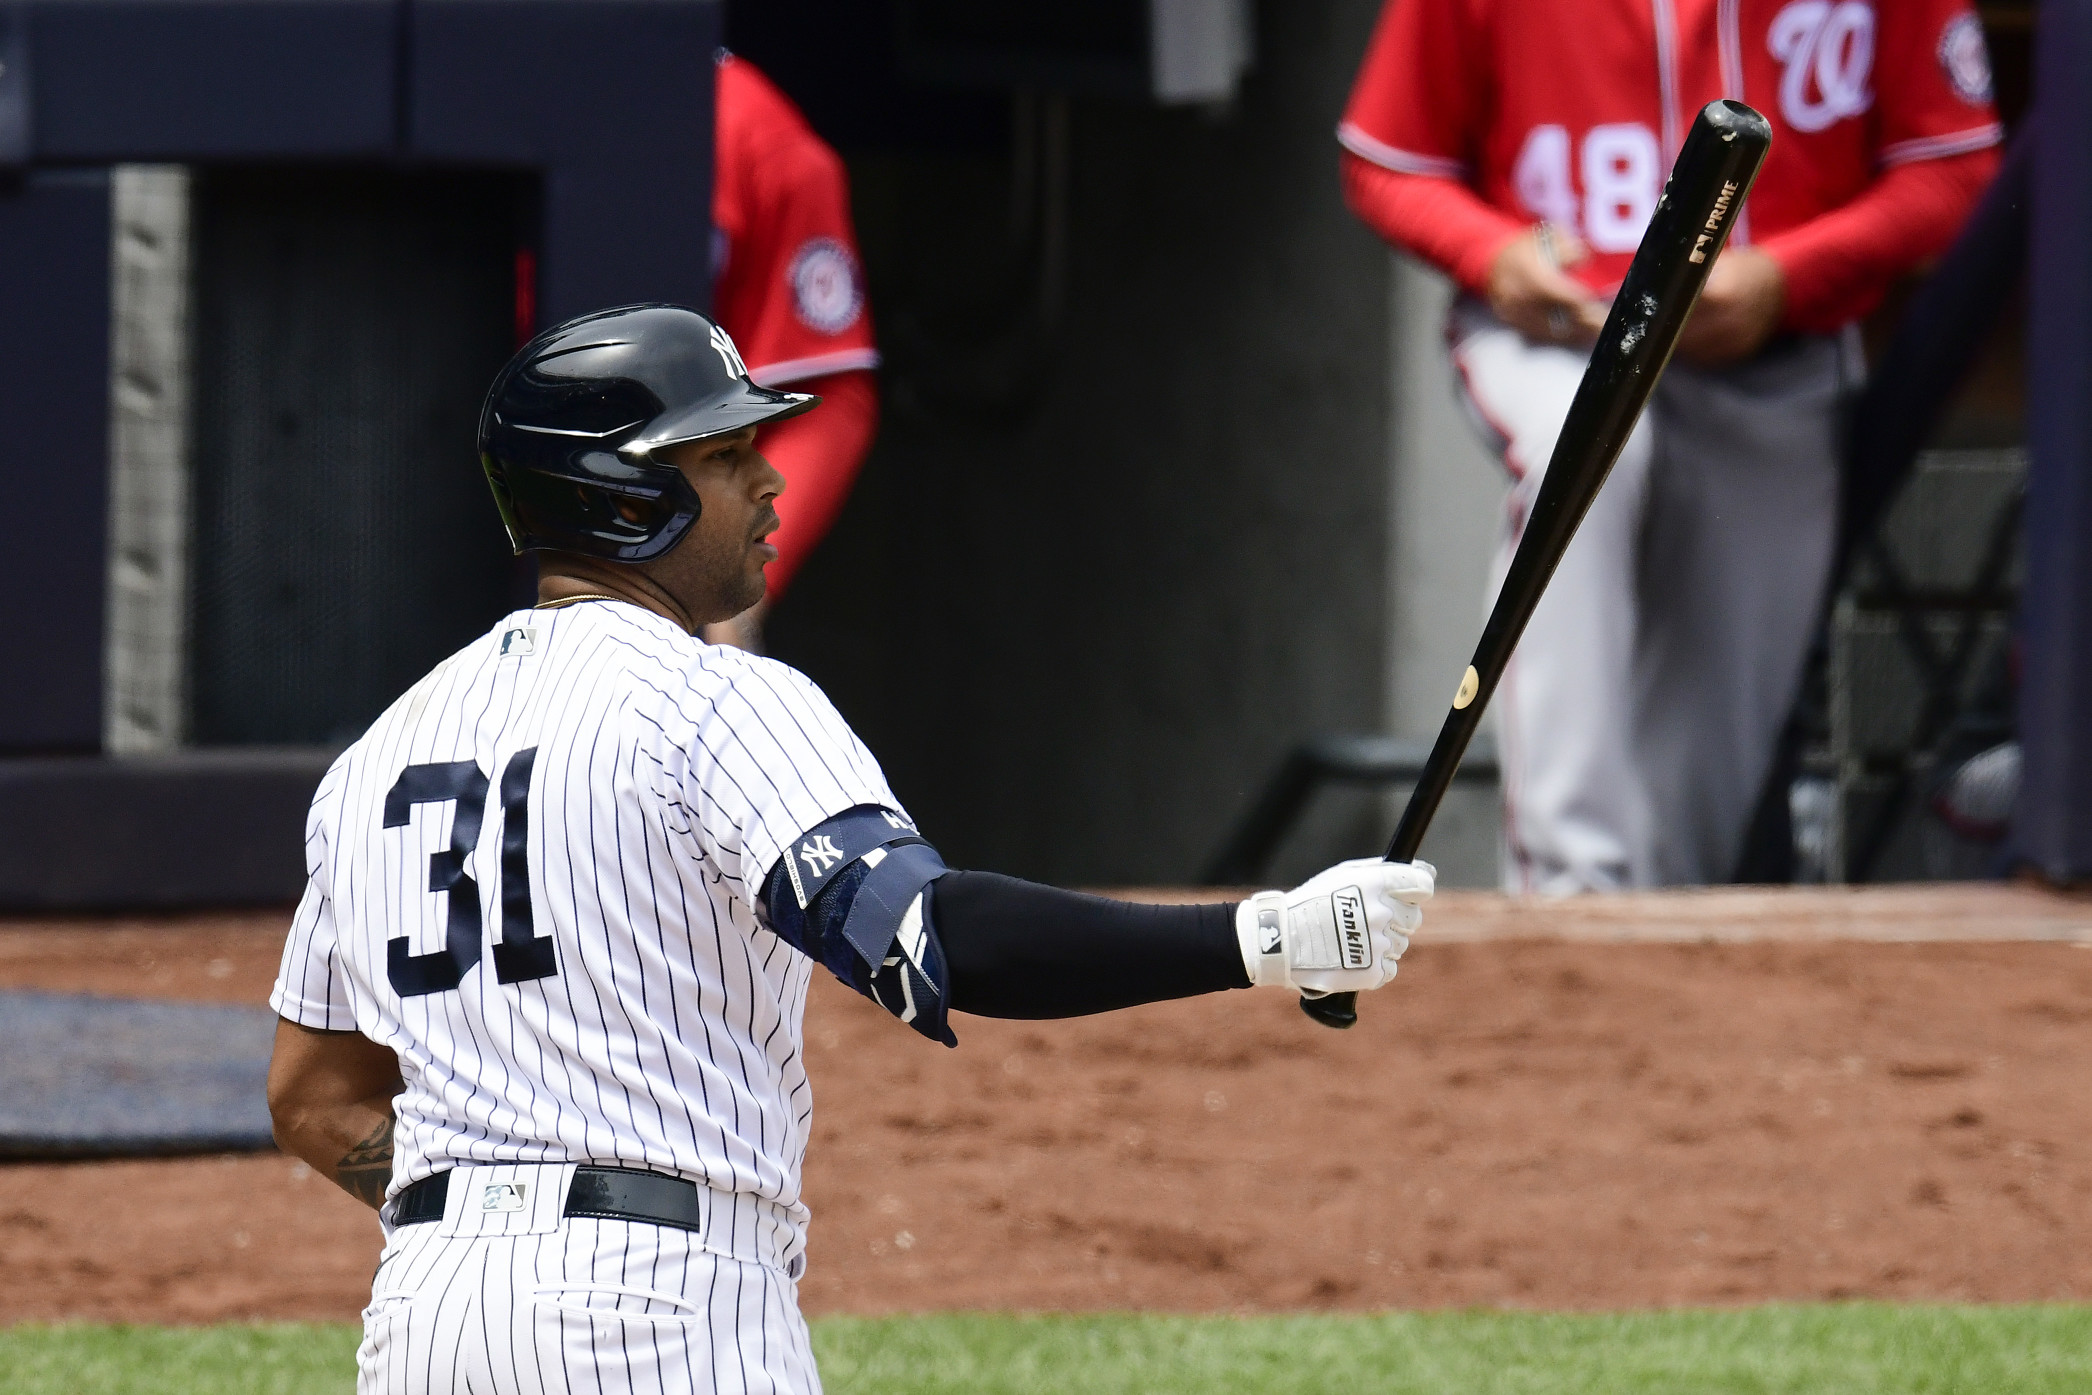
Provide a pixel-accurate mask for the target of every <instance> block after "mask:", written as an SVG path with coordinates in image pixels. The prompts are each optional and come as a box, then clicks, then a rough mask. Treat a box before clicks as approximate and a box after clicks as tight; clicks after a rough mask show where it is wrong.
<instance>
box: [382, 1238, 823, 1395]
mask: <svg viewBox="0 0 2092 1395" xmlns="http://www.w3.org/2000/svg"><path fill="white" fill-rule="evenodd" d="M454 1209H455V1208H454ZM455 1229H456V1227H455V1226H453V1225H452V1224H449V1223H437V1222H429V1223H426V1224H422V1225H411V1226H402V1227H399V1228H398V1229H396V1230H395V1231H394V1232H393V1234H392V1237H391V1240H390V1242H389V1243H388V1244H387V1245H386V1247H385V1254H384V1258H383V1259H382V1260H380V1261H379V1264H378V1273H377V1278H376V1279H375V1280H374V1281H373V1283H372V1285H371V1302H370V1306H369V1307H368V1308H366V1309H365V1310H364V1313H363V1344H362V1346H361V1347H360V1348H359V1349H358V1351H357V1353H356V1365H357V1383H356V1390H357V1395H466V1393H467V1392H469V1393H470V1395H510V1392H517V1393H518V1395H626V1392H633V1395H685V1393H686V1392H689V1393H691V1395H695V1392H708V1393H709V1392H720V1393H721V1395H773V1393H774V1395H820V1390H821V1378H820V1376H819V1374H818V1373H817V1372H816V1371H815V1369H814V1358H813V1350H812V1348H811V1347H810V1345H809V1344H808V1341H807V1331H806V1322H805V1319H803V1318H802V1317H801V1316H800V1314H799V1300H798V1287H797V1285H796V1284H795V1283H794V1282H793V1281H792V1280H791V1279H790V1278H788V1277H786V1276H785V1274H784V1273H783V1272H781V1271H780V1270H778V1269H775V1268H772V1267H771V1266H769V1265H765V1264H759V1263H755V1262H753V1261H750V1260H738V1259H730V1258H728V1257H726V1256H723V1255H718V1254H714V1253H712V1252H710V1251H708V1250H704V1249H701V1248H699V1246H698V1244H697V1238H696V1237H695V1236H693V1235H691V1234H690V1233H689V1232H687V1231H682V1230H677V1229H673V1228H671V1227H665V1226H655V1225H647V1224H644V1223H640V1222H634V1221H610V1220H587V1219H574V1220H567V1219H561V1218H549V1217H548V1224H547V1225H545V1226H541V1227H538V1228H535V1230H534V1233H527V1234H455V1233H450V1232H452V1231H454V1230H455Z"/></svg>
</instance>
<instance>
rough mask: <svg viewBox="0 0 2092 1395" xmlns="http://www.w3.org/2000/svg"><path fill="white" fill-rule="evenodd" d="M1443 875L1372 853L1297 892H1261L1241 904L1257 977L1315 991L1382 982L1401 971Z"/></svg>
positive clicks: (1240, 928) (1250, 964)
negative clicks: (1426, 904) (1405, 953)
mask: <svg viewBox="0 0 2092 1395" xmlns="http://www.w3.org/2000/svg"><path fill="white" fill-rule="evenodd" d="M1437 878H1438V873H1437V871H1436V870H1435V869H1434V868H1433V867H1432V866H1431V864H1430V863H1428V862H1384V861H1382V860H1381V859H1379V858H1377V857H1368V858H1358V859H1355V860H1353V861H1350V862H1340V863H1338V864H1337V865H1336V866H1334V867H1331V868H1327V869H1326V870H1324V871H1322V872H1321V873H1319V874H1318V875H1316V876H1314V877H1311V878H1309V879H1308V880H1307V881H1305V882H1303V883H1302V884H1301V885H1299V886H1297V887H1295V888H1293V889H1292V890H1291V891H1260V892H1258V893H1257V894H1256V895H1254V896H1252V897H1250V898H1249V899H1248V900H1247V901H1244V902H1243V903H1242V904H1241V905H1240V906H1238V907H1236V909H1235V937H1236V940H1237V942H1238V943H1239V944H1240V946H1241V949H1242V965H1243V968H1245V969H1246V970H1248V972H1249V980H1250V982H1251V983H1253V984H1255V985H1257V986H1258V987H1284V988H1291V989H1294V990H1296V991H1298V992H1302V993H1306V994H1308V995H1310V996H1320V995H1322V994H1326V993H1356V992H1359V991H1361V990H1362V989H1368V988H1378V987H1380V986H1381V985H1382V984H1384V983H1386V982H1388V981H1389V980H1390V979H1392V978H1393V977H1394V976H1395V961H1396V960H1398V959H1400V958H1401V957H1402V951H1403V950H1405V949H1408V948H1409V937H1410V935H1411V934H1412V933H1413V932H1414V931H1415V930H1416V928H1417V926H1418V925H1420V924H1421V923H1422V922H1423V914H1424V913H1423V911H1422V910H1421V909H1419V908H1420V907H1421V906H1422V905H1423V903H1424V902H1426V901H1428V900H1430V899H1431V891H1432V887H1433V884H1434V883H1435V882H1436V881H1437Z"/></svg>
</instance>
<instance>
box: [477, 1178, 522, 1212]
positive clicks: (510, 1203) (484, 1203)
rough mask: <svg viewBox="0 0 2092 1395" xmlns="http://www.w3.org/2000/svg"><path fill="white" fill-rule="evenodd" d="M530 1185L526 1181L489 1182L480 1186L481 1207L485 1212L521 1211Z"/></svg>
mask: <svg viewBox="0 0 2092 1395" xmlns="http://www.w3.org/2000/svg"><path fill="white" fill-rule="evenodd" d="M528 1187H529V1184H528V1183H526V1182H489V1183H487V1184H486V1185H485V1186H483V1187H481V1188H480V1192H479V1209H480V1210H481V1211H483V1212H491V1211H520V1210H522V1209H523V1195H524V1193H525V1191H526V1190H528Z"/></svg>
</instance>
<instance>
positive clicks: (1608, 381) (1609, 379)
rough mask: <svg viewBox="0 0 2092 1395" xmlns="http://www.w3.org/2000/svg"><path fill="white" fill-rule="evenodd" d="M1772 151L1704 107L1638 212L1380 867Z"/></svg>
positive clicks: (1425, 796)
mask: <svg viewBox="0 0 2092 1395" xmlns="http://www.w3.org/2000/svg"><path fill="white" fill-rule="evenodd" d="M1771 147H1772V127H1771V126H1770V125H1768V124H1767V123H1766V120H1765V118H1764V117H1762V116H1760V115H1759V114H1758V113H1757V112H1755V111H1752V110H1751V109H1750V108H1749V107H1747V106H1745V105H1744V104H1743V103H1741V102H1731V101H1727V100H1723V101H1718V102H1709V103H1708V104H1707V105H1706V106H1705V107H1704V108H1702V109H1701V111H1700V115H1699V117H1698V119H1696V120H1695V121H1694V122H1693V126H1692V131H1691V133H1690V134H1688V135H1687V136H1686V138H1685V146H1684V148H1683V149H1681V150H1680V151H1679V152H1678V163H1677V164H1675V165H1673V166H1672V167H1671V178H1670V182H1669V183H1667V184H1665V185H1664V190H1663V197H1661V198H1660V199H1658V200H1657V203H1656V209H1655V211H1654V212H1653V213H1651V214H1650V216H1649V227H1648V229H1647V231H1645V232H1644V233H1643V234H1642V245H1641V246H1640V247H1639V248H1637V249H1636V250H1635V254H1634V261H1633V263H1632V264H1631V265H1630V266H1629V267H1628V268H1627V279H1626V280H1624V281H1623V282H1621V284H1620V292H1619V294H1618V295H1616V296H1615V297H1614V298H1613V308H1612V313H1611V314H1609V315H1607V316H1606V320H1605V328H1604V329H1602V330H1600V331H1599V333H1598V342H1597V343H1596V344H1595V345H1593V346H1592V349H1591V362H1590V366H1589V367H1587V368H1585V369H1584V376H1583V381H1582V382H1581V383H1579V384H1578V385H1577V388H1576V397H1575V400H1573V401H1572V402H1571V403H1570V404H1569V415H1568V417H1567V418H1565V419H1564V420H1563V422H1562V434H1561V435H1560V436H1559V437H1557V438H1556V439H1555V446H1554V455H1553V456H1552V457H1551V458H1550V459H1549V461H1548V464H1547V475H1546V477H1545V478H1544V479H1543V480H1541V482H1540V495H1539V497H1538V498H1537V499H1536V500H1535V501H1534V503H1533V514H1532V517H1531V518H1530V519H1528V520H1527V521H1526V525H1525V535H1524V536H1523V537H1521V538H1520V539H1519V540H1518V551H1517V552H1516V553H1514V554H1513V555H1512V557H1511V570H1510V571H1509V573H1507V574H1506V575H1505V577H1504V585H1503V589H1502V590H1501V591H1499V592H1498V593H1497V597H1496V607H1495V609H1493V610H1492V611H1490V613H1489V623H1488V624H1487V625H1486V626H1484V627H1483V629H1482V638H1481V642H1480V643H1478V644H1476V645H1475V656H1474V661H1473V662H1472V663H1470V664H1469V665H1468V667H1467V672H1466V673H1465V674H1464V675H1462V677H1461V679H1460V688H1459V690H1458V691H1457V692H1456V693H1455V694H1454V695H1453V707H1452V710H1451V711H1449V712H1448V713H1446V720H1445V725H1444V726H1442V727H1440V728H1439V731H1438V741H1437V744H1435V745H1434V746H1432V748H1431V757H1430V759H1429V760H1427V761H1426V762H1425V763H1424V773H1423V776H1422V778H1420V779H1419V780H1418V781H1417V786H1416V789H1415V790H1414V791H1413V792H1412V793H1411V794H1410V796H1409V804H1408V807H1407V808H1405V809H1404V810H1403V811H1402V822H1401V823H1400V824H1399V825H1398V826H1397V827H1396V829H1395V836H1394V841H1392V842H1390V843H1389V844H1388V845H1387V860H1388V861H1390V862H1409V861H1413V860H1414V859H1415V857H1416V855H1417V850H1418V849H1419V848H1420V847H1422V846H1423V842H1424V830H1425V829H1427V828H1429V827H1430V826H1431V816H1432V815H1433V814H1436V813H1437V812H1438V805H1439V801H1440V800H1442V799H1443V798H1444V797H1445V792H1446V787H1447V786H1448V785H1450V784H1451V783H1452V782H1453V771H1454V770H1455V769H1457V768H1458V767H1459V765H1460V757H1461V756H1462V755H1463V754H1464V753H1465V752H1466V750H1467V743H1468V741H1469V740H1470V739H1471V738H1472V737H1473V736H1474V734H1475V727H1476V726H1477V725H1478V724H1479V723H1480V722H1481V720H1482V709H1483V708H1484V707H1486V706H1488V704H1489V698H1490V695H1491V694H1493V693H1494V692H1495V691H1496V683H1497V679H1499V678H1501V677H1502V676H1503V672H1504V665H1505V664H1506V663H1507V662H1509V660H1510V658H1511V651H1512V649H1514V648H1516V647H1517V644H1518V637H1519V635H1521V634H1523V633H1524V632H1525V622H1526V621H1528V620H1530V619H1531V618H1532V615H1533V607H1534V606H1536V605H1538V604H1539V603H1540V593H1541V592H1543V591H1545V590H1546V589H1547V583H1548V580H1549V578H1551V577H1553V575H1554V569H1555V565H1556V564H1557V563H1559V562H1560V561H1561V560H1562V553H1563V552H1564V551H1566V550H1567V549H1568V546H1569V539H1570V538H1572V537H1574V536H1575V535H1576V525H1577V524H1579V523H1581V522H1583V517H1584V514H1585V513H1586V512H1588V511H1589V510H1590V507H1591V501H1592V500H1593V499H1595V498H1596V497H1597V496H1598V487H1599V486H1600V485H1602V484H1604V483H1605V477H1606V476H1607V475H1608V474H1610V473H1612V468H1613V462H1614V461H1615V460H1618V459H1619V458H1620V450H1621V448H1622V447H1623V446H1625V445H1626V444H1627V438H1628V436H1629V435H1630V434H1632V433H1633V431H1634V424H1635V422H1636V421H1637V420H1639V419H1640V417H1641V415H1642V407H1643V406H1644V404H1646V403H1647V402H1648V400H1649V394H1650V393H1651V392H1652V391H1654V390H1655V388H1656V380H1657V379H1658V378H1660V377H1662V376H1663V370H1664V365H1665V364H1667V363H1669V362H1670V360H1671V350H1672V349H1673V348H1675V347H1676V346H1677V343H1678V334H1679V331H1680V330H1682V329H1684V328H1685V320H1686V317H1687V316H1688V315H1690V314H1691V313H1692V308H1693V304H1694V302H1696V301H1698V300H1699V298H1700V288H1701V287H1702V286H1704V285H1705V284H1706V283H1707V273H1708V271H1710V270H1711V269H1712V268H1713V266H1714V259H1715V257H1716V256H1717V255H1718V254H1719V253H1720V252H1721V249H1722V244H1723V243H1725V242H1726V241H1728V237H1729V229H1730V228H1731V227H1732V226H1734V224H1735V222H1736V214H1737V211H1738V210H1739V209H1741V208H1742V207H1743V201H1744V198H1745V197H1746V196H1747V195H1748V194H1749V193H1750V191H1751V183H1752V181H1753V180H1755V179H1756V178H1757V177H1758V170H1759V168H1760V167H1761V166H1762V165H1763V164H1764V163H1765V154H1766V152H1767V151H1768V150H1769V149H1771ZM1300 1008H1301V1011H1303V1012H1305V1013H1306V1014H1307V1015H1308V1016H1310V1017H1312V1018H1314V1019H1315V1020H1316V1021H1317V1022H1320V1023H1322V1024H1323V1025H1324V1026H1328V1027H1349V1026H1351V1025H1352V1024H1353V1023H1355V1022H1357V1021H1358V995H1357V994H1356V993H1330V994H1327V995H1325V996H1323V997H1319V998H1310V997H1306V996H1303V997H1302V998H1301V1000H1300Z"/></svg>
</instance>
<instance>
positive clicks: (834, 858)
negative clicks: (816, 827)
mask: <svg viewBox="0 0 2092 1395" xmlns="http://www.w3.org/2000/svg"><path fill="white" fill-rule="evenodd" d="M799 859H800V861H802V862H804V863H805V864H806V865H807V867H808V868H809V869H811V870H812V872H813V874H814V875H815V876H817V877H819V876H824V875H826V874H827V871H828V869H829V868H830V867H831V866H833V865H834V864H835V863H838V862H841V861H842V860H843V850H842V849H841V848H839V847H837V846H836V845H835V839H833V838H830V837H829V836H828V835H827V834H825V833H824V834H822V835H821V836H820V837H818V838H813V839H809V840H808V841H806V842H804V843H801V844H800V845H799Z"/></svg>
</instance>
